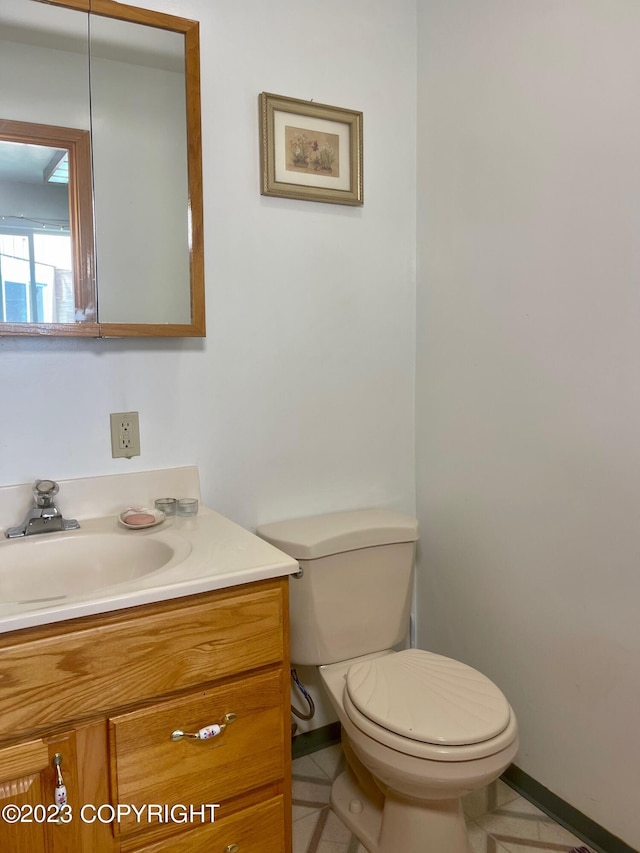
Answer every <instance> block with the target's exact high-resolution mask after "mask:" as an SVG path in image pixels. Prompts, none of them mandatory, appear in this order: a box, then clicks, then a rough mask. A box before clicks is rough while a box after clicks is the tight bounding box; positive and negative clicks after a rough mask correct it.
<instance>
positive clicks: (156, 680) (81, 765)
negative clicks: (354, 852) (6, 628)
mask: <svg viewBox="0 0 640 853" xmlns="http://www.w3.org/2000/svg"><path fill="white" fill-rule="evenodd" d="M287 604H288V592H287V579H286V578H277V579H275V580H268V581H261V582H257V583H251V584H246V585H243V586H236V587H231V588H228V589H224V590H219V591H215V592H210V593H205V594H202V595H196V596H190V597H187V598H180V599H175V600H173V601H170V602H164V603H157V604H149V605H145V606H142V607H135V608H131V609H129V610H123V611H118V612H112V613H108V614H102V615H99V616H88V617H83V618H81V619H75V620H71V621H67V622H63V623H58V624H57V625H50V626H44V627H38V628H30V629H24V630H21V631H15V632H12V633H9V634H3V635H0V809H2V807H3V806H6V805H8V804H14V803H15V804H16V806H19V807H22V809H23V811H22V813H23V816H25V817H28V816H29V815H31V818H32V820H31V822H30V823H26V822H20V823H16V824H10V823H8V822H7V821H6V820H2V818H0V850H10V851H12V853H23V851H24V853H36V851H38V853H39V851H47V853H72V851H73V853H76V852H77V851H82V853H161V851H172V853H183V851H184V853H187V851H188V853H199V851H202V853H205V851H206V853H218V851H219V853H236V851H237V853H267V851H268V853H290V851H291V762H290V724H289V661H288V627H287V626H288V614H287ZM206 726H220V732H219V733H218V734H216V735H215V736H212V737H209V738H207V739H195V738H190V737H186V736H183V737H178V736H177V735H174V738H173V739H172V734H174V733H175V732H178V731H180V732H183V733H187V734H188V733H191V734H193V733H196V732H198V731H199V730H200V729H202V728H203V727H206ZM55 754H59V755H61V756H62V765H61V769H62V773H63V777H64V782H65V785H66V787H67V792H68V802H69V807H70V813H71V815H72V820H70V821H69V822H68V823H48V822H45V823H43V822H41V821H40V817H41V816H42V815H46V811H47V807H49V812H50V813H52V810H51V805H52V804H53V801H54V788H55V779H56V775H55V767H54V765H53V757H54V755H55ZM36 804H37V805H38V806H39V807H40V810H39V812H38V814H37V815H36V812H35V810H32V811H31V812H30V811H29V806H35V805H36ZM118 805H119V806H120V813H119V814H118V813H117V811H116V809H117V807H118ZM42 807H44V809H43V808H42ZM123 807H124V808H123ZM127 807H130V808H129V810H128V811H127ZM136 814H137V815H138V816H137V817H136ZM112 817H113V819H112ZM36 818H38V819H36Z"/></svg>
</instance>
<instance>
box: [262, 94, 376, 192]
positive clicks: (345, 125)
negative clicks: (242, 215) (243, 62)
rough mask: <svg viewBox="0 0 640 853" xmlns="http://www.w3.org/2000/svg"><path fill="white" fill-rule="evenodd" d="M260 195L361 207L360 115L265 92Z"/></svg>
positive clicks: (313, 102) (361, 138) (327, 105)
mask: <svg viewBox="0 0 640 853" xmlns="http://www.w3.org/2000/svg"><path fill="white" fill-rule="evenodd" d="M259 107H260V192H261V193H262V195H266V196H278V197H280V198H288V199H299V200H301V201H321V202H327V203H329V204H349V205H362V203H363V178H362V143H363V137H362V113H361V112H358V111H357V110H348V109H345V108H344V107H336V106H330V105H329V104H320V103H318V102H317V101H314V100H313V99H312V100H308V101H301V100H300V99H298V98H288V97H286V96H285V95H273V94H270V93H269V92H262V93H261V94H260V97H259Z"/></svg>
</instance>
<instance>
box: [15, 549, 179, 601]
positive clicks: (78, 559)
mask: <svg viewBox="0 0 640 853" xmlns="http://www.w3.org/2000/svg"><path fill="white" fill-rule="evenodd" d="M174 553H175V551H174V548H173V547H172V546H171V545H170V544H168V543H167V542H165V541H162V539H158V538H153V537H150V536H139V535H136V534H133V535H131V534H124V535H123V534H121V533H93V532H92V533H88V534H85V535H83V534H82V533H81V532H79V533H78V534H75V535H74V534H70V533H61V534H59V535H58V534H46V535H41V536H33V537H27V538H25V539H19V540H11V541H9V540H7V541H5V542H2V543H0V601H1V602H4V603H8V602H11V603H16V604H43V605H46V603H47V602H55V601H58V600H61V599H65V598H69V597H76V596H82V595H86V594H87V593H90V592H93V591H95V590H100V589H105V588H106V587H111V586H114V585H116V584H122V583H126V582H127V581H132V580H135V579H136V578H139V577H141V576H142V575H146V574H149V573H151V572H155V571H157V570H158V569H161V568H162V567H163V566H166V565H167V563H169V562H170V561H171V560H172V559H173V557H174Z"/></svg>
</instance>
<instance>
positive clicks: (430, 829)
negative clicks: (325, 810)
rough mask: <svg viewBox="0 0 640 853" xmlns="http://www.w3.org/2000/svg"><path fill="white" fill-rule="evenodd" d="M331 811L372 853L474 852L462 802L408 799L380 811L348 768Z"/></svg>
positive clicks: (389, 799)
mask: <svg viewBox="0 0 640 853" xmlns="http://www.w3.org/2000/svg"><path fill="white" fill-rule="evenodd" d="M331 807H332V808H333V810H334V811H335V813H336V814H337V815H338V817H339V818H340V820H341V821H342V822H343V823H344V824H345V826H347V827H348V828H349V829H350V830H351V832H352V833H353V834H354V835H355V836H356V838H357V839H358V841H360V843H361V844H362V845H364V847H365V848H366V849H367V850H368V851H369V853H398V851H399V850H402V853H471V848H470V846H469V839H468V836H467V829H466V826H465V821H464V814H463V812H462V804H461V802H460V800H423V801H420V802H418V801H416V800H405V799H401V798H398V797H394V796H393V795H388V796H387V797H386V798H385V800H384V805H383V806H382V807H380V806H379V805H378V804H377V803H375V802H374V801H373V800H372V798H371V797H368V796H367V795H366V794H365V793H364V792H363V791H362V789H361V788H360V787H359V786H358V784H357V782H356V780H355V777H354V776H353V774H352V772H351V771H350V770H349V769H348V768H347V770H345V771H344V772H343V773H341V774H340V776H338V778H337V779H336V780H335V782H334V783H333V787H332V788H331Z"/></svg>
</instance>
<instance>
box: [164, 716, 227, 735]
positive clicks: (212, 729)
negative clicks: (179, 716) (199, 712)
mask: <svg viewBox="0 0 640 853" xmlns="http://www.w3.org/2000/svg"><path fill="white" fill-rule="evenodd" d="M235 720H236V715H235V714H234V713H229V714H225V715H224V719H223V720H222V722H221V723H213V725H211V726H203V728H201V729H198V731H197V732H183V731H182V729H176V730H175V732H171V740H182V738H183V737H186V738H191V739H192V740H208V739H209V738H212V737H216V735H221V734H222V733H223V731H224V730H225V729H226V728H227V726H229V725H231V723H233V722H235Z"/></svg>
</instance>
